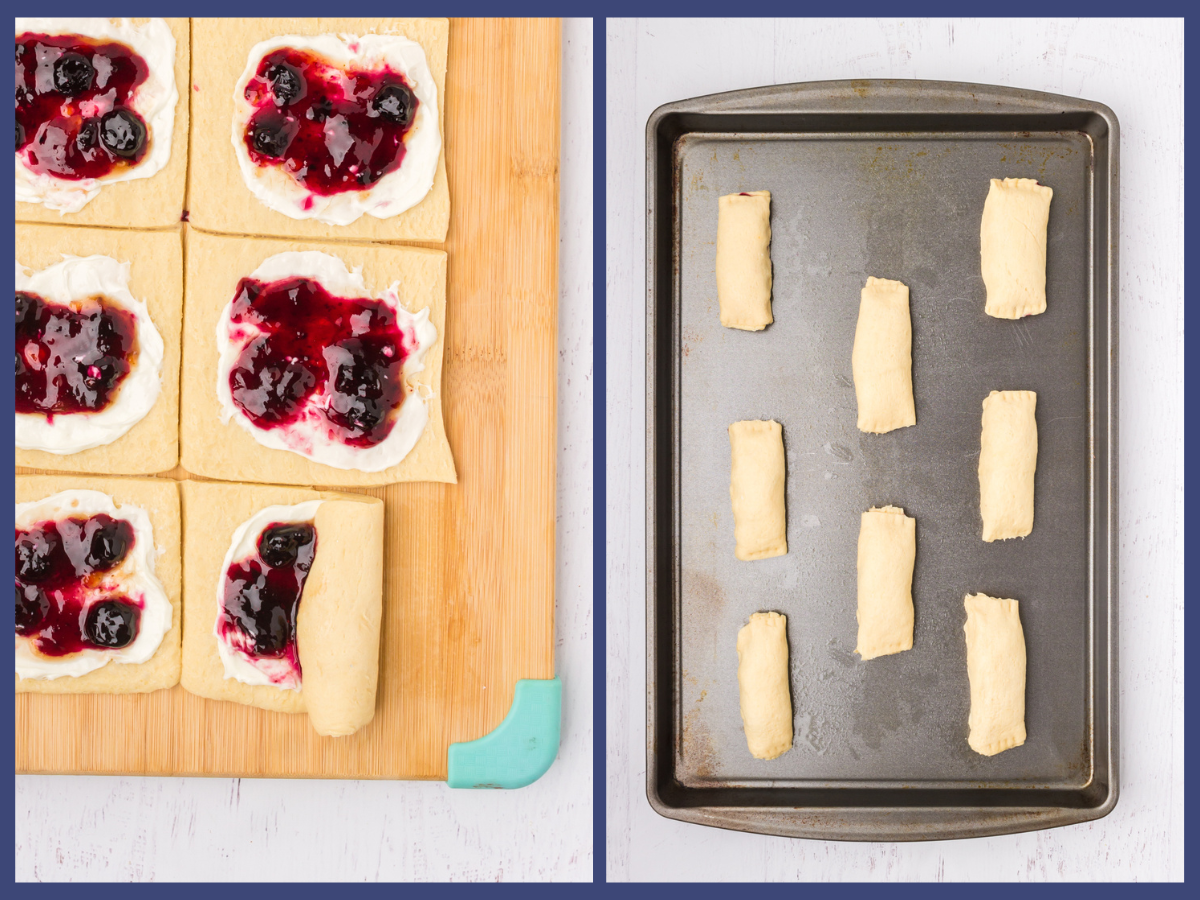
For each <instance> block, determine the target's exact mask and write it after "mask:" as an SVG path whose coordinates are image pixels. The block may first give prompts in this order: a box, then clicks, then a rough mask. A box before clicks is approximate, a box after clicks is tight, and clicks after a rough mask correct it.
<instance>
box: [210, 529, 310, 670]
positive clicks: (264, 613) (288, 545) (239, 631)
mask: <svg viewBox="0 0 1200 900" xmlns="http://www.w3.org/2000/svg"><path fill="white" fill-rule="evenodd" d="M257 549H258V552H257V554H256V555H254V556H251V557H249V558H247V559H244V560H242V561H241V562H237V563H234V564H233V565H231V566H230V567H229V570H228V571H227V572H226V573H225V593H224V600H223V605H222V611H221V615H220V617H219V618H218V619H217V633H218V634H219V635H220V636H221V638H222V639H223V640H225V641H227V642H228V643H230V644H232V645H233V646H234V647H236V648H237V649H239V650H241V652H242V653H244V654H246V655H247V656H250V657H252V658H255V659H279V660H286V661H287V662H288V663H290V664H291V668H292V669H293V671H294V672H295V673H297V674H299V672H300V657H299V655H298V653H297V651H296V614H297V613H298V612H299V609H300V596H301V594H303V592H304V580H305V579H306V578H307V577H308V570H309V569H310V568H312V561H313V557H314V556H315V555H316V552H317V532H316V529H315V528H313V526H312V525H309V524H304V523H300V524H296V523H287V524H278V523H277V524H272V525H269V526H267V528H265V529H264V530H263V532H262V534H261V535H259V538H258V542H257Z"/></svg>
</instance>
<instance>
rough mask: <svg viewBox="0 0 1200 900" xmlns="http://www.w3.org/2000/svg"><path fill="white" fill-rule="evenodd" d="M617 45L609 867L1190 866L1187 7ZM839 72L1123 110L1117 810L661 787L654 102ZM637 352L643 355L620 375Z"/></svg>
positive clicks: (634, 872) (1098, 876)
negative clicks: (900, 813) (654, 742)
mask: <svg viewBox="0 0 1200 900" xmlns="http://www.w3.org/2000/svg"><path fill="white" fill-rule="evenodd" d="M608 48H609V61H608V62H609V65H608V68H609V72H608V92H609V93H608V194H609V197H608V215H609V228H608V271H607V273H606V284H607V289H608V298H607V301H606V302H607V308H608V312H609V324H608V332H607V334H608V341H609V352H608V363H609V390H608V398H607V403H608V425H607V427H608V462H609V475H608V535H607V539H608V552H609V560H608V571H607V577H608V617H609V631H608V635H609V645H608V676H607V683H608V728H609V734H608V743H609V756H608V766H609V774H608V779H609V805H608V819H609V821H608V837H609V842H608V870H609V875H610V878H613V879H638V880H640V879H651V880H655V879H675V880H710V879H711V880H733V879H749V880H756V879H780V880H849V879H856V880H857V879H865V880H877V881H897V880H1030V879H1051V880H1076V879H1078V880H1105V879H1117V880H1130V879H1137V880H1150V879H1174V880H1180V879H1182V877H1183V805H1182V804H1183V790H1182V789H1183V434H1184V433H1183V190H1182V188H1183V24H1182V22H1181V21H1178V20H1176V21H1171V20H1129V19H1125V20H1120V21H1112V20H1094V19H1093V20H1065V19H1064V20H1058V19H1055V20H1039V21H1025V20H996V19H988V20H894V19H888V20H868V19H855V20H815V19H808V20H806V19H796V20H780V21H747V20H732V21H719V20H708V21H686V20H665V21H660V20H652V21H646V20H627V21H610V22H609V24H608ZM614 48H616V49H617V50H618V51H619V52H616V53H614ZM836 78H929V79H943V80H950V81H975V82H981V83H990V84H1008V85H1012V86H1016V87H1024V88H1030V89H1034V90H1043V91H1050V92H1053V93H1062V94H1069V95H1072V96H1079V97H1085V98H1088V99H1091V100H1099V101H1101V102H1103V103H1106V104H1108V105H1109V106H1111V107H1112V108H1113V109H1114V110H1115V111H1116V113H1117V116H1118V117H1119V119H1120V122H1121V129H1122V133H1121V208H1122V227H1121V298H1120V303H1121V336H1120V346H1121V366H1120V391H1121V439H1120V453H1121V456H1120V467H1121V469H1120V471H1121V494H1120V503H1121V530H1120V543H1121V610H1120V617H1121V715H1122V729H1121V733H1122V769H1121V782H1122V784H1121V799H1120V802H1119V803H1118V805H1117V808H1116V810H1115V811H1114V812H1113V813H1112V814H1111V815H1110V816H1108V817H1107V818H1105V819H1103V820H1100V821H1099V822H1095V823H1089V824H1085V825H1080V826H1075V827H1072V828H1062V829H1054V830H1051V831H1043V832H1035V833H1032V834H1026V835H1013V836H1006V837H997V838H986V839H979V840H973V841H954V842H941V843H933V844H839V843H826V842H816V841H792V840H786V839H779V838H768V837H763V836H757V835H744V834H738V833H734V832H725V831H720V830H717V829H709V828H703V827H700V826H692V825H684V824H681V823H676V822H672V821H669V820H666V819H662V818H660V817H658V816H657V815H656V814H655V813H654V812H653V811H652V810H651V809H650V806H649V804H648V803H647V802H646V800H645V798H644V790H645V746H646V744H645V721H644V720H645V714H644V710H645V696H646V694H645V649H644V648H645V626H644V609H645V586H644V572H645V559H644V553H643V549H642V548H643V546H644V545H643V539H644V538H643V534H644V519H643V513H642V511H643V509H644V508H645V495H644V488H643V485H644V475H645V467H644V454H645V444H644V431H643V423H644V411H645V407H644V400H643V392H644V365H643V363H642V360H643V359H644V356H642V354H643V353H644V336H643V322H644V316H645V288H644V281H643V275H644V255H645V254H644V237H643V216H644V210H645V202H644V200H645V196H644V178H645V173H644V168H643V166H644V159H645V144H644V136H643V131H644V128H645V123H646V119H647V117H648V116H649V115H650V113H651V112H652V111H653V110H654V109H655V108H656V107H657V106H659V105H660V104H662V103H665V102H669V101H673V100H680V99H684V98H687V97H694V96H699V95H702V94H706V93H713V92H717V91H723V90H735V89H739V88H745V87H754V86H757V85H762V84H771V83H786V82H792V81H810V80H826V79H836ZM615 151H619V152H615ZM630 242H632V244H631V243H630ZM621 364H627V365H630V366H631V367H632V369H631V371H629V372H624V373H620V374H619V376H618V377H614V374H615V372H616V370H617V368H618V367H619V365H621Z"/></svg>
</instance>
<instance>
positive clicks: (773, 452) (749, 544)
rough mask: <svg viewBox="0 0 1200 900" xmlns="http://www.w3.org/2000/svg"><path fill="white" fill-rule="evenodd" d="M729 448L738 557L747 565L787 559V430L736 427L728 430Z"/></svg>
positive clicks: (768, 426)
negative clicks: (785, 436)
mask: <svg viewBox="0 0 1200 900" xmlns="http://www.w3.org/2000/svg"><path fill="white" fill-rule="evenodd" d="M729 444H730V448H731V450H732V456H733V462H732V466H731V474H730V479H729V495H730V497H731V498H732V500H733V536H734V540H735V541H736V547H735V548H734V555H735V556H737V558H738V559H744V560H751V559H767V558H769V557H772V556H783V555H784V554H785V553H787V510H786V507H785V502H786V501H785V499H784V493H785V488H786V486H787V474H786V471H787V465H786V461H785V459H784V454H783V426H782V425H780V424H779V423H778V422H774V421H771V422H754V421H751V422H734V423H733V424H732V425H730V426H729Z"/></svg>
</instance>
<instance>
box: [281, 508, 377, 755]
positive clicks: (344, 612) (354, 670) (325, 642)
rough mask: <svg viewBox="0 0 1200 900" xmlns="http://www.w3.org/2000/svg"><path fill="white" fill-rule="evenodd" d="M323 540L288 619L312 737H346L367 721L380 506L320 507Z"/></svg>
mask: <svg viewBox="0 0 1200 900" xmlns="http://www.w3.org/2000/svg"><path fill="white" fill-rule="evenodd" d="M313 524H314V525H315V526H316V529H317V534H318V535H325V536H333V535H336V541H334V540H328V539H327V540H325V541H324V542H323V543H322V544H321V545H320V550H319V552H318V553H317V555H316V556H315V557H314V558H313V565H312V570H311V571H310V572H309V573H308V580H307V581H306V582H305V584H304V601H303V602H301V604H300V610H299V612H298V613H297V614H296V647H297V650H298V652H299V656H300V661H301V664H302V665H303V666H304V695H305V705H306V706H307V708H308V718H309V720H310V721H311V722H312V726H313V728H314V729H315V730H316V732H317V734H323V735H327V736H330V737H339V736H342V735H347V734H353V733H354V732H356V731H357V730H358V729H359V728H361V727H362V726H364V725H366V724H367V723H368V722H370V721H371V719H372V718H373V717H374V715H375V688H376V685H377V684H378V681H379V627H380V621H381V620H382V617H383V579H382V578H380V572H382V571H383V504H382V503H373V504H367V503H322V504H321V505H320V506H319V507H318V508H317V515H316V518H315V519H314V521H313Z"/></svg>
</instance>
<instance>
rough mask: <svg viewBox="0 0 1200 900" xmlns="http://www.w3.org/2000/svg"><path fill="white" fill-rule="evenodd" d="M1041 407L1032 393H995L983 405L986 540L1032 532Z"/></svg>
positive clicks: (982, 503) (982, 505)
mask: <svg viewBox="0 0 1200 900" xmlns="http://www.w3.org/2000/svg"><path fill="white" fill-rule="evenodd" d="M1036 407H1037V394H1036V393H1034V392H1033V391H992V392H991V393H990V394H989V395H988V396H987V399H985V400H984V401H983V433H982V435H981V436H980V442H979V512H980V515H981V516H982V517H983V539H984V540H985V541H988V542H991V541H1003V540H1007V539H1008V538H1015V537H1025V535H1027V534H1029V533H1030V532H1031V531H1033V476H1034V472H1035V471H1036V470H1037V421H1036V419H1035V418H1034V410H1035V409H1036Z"/></svg>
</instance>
